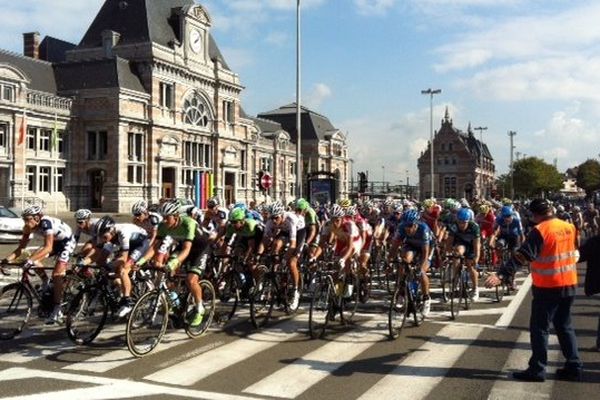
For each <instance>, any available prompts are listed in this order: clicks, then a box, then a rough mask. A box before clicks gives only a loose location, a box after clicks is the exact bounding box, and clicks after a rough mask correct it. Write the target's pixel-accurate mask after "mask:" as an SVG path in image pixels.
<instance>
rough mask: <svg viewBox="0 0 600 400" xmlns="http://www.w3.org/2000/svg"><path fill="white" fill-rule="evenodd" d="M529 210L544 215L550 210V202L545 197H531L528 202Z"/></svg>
mask: <svg viewBox="0 0 600 400" xmlns="http://www.w3.org/2000/svg"><path fill="white" fill-rule="evenodd" d="M529 211H531V212H532V213H534V214H537V215H546V214H548V213H551V212H552V204H551V203H550V202H549V201H548V200H546V199H533V200H532V201H531V204H529Z"/></svg>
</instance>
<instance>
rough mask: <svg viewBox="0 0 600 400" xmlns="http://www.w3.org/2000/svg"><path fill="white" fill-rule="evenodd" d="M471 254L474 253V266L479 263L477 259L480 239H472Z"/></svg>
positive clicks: (479, 254)
mask: <svg viewBox="0 0 600 400" xmlns="http://www.w3.org/2000/svg"><path fill="white" fill-rule="evenodd" d="M473 252H474V253H475V260H474V261H475V264H477V263H478V262H479V257H480V256H481V238H480V237H477V238H475V239H473Z"/></svg>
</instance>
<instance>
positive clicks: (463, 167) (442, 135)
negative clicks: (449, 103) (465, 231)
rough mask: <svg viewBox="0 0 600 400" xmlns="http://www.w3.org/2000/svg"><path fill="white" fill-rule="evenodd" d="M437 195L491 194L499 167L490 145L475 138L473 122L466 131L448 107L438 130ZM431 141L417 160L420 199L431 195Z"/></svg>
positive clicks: (436, 156) (460, 196)
mask: <svg viewBox="0 0 600 400" xmlns="http://www.w3.org/2000/svg"><path fill="white" fill-rule="evenodd" d="M433 146H434V153H433V155H434V192H435V193H434V196H435V197H437V198H449V197H452V198H462V197H465V198H467V199H469V200H471V199H473V197H475V196H481V195H483V196H489V194H490V193H491V191H492V189H493V186H494V176H495V172H496V167H495V166H494V159H493V157H492V154H491V153H490V151H489V149H488V147H487V145H486V144H485V143H483V142H481V141H480V140H478V139H477V138H476V137H475V134H474V133H473V130H472V129H471V124H470V123H469V126H468V128H467V132H462V131H460V130H459V129H457V128H455V127H454V125H453V123H452V119H450V115H449V113H448V109H446V113H445V115H444V119H443V120H442V123H441V127H440V129H439V130H438V131H437V132H435V134H434V138H433ZM430 149H431V147H430V144H429V145H428V147H427V149H426V150H425V151H424V152H423V153H421V156H420V157H419V159H418V164H417V166H418V169H419V190H420V193H421V198H423V199H426V198H429V197H431V196H432V194H431V158H430V157H431V153H430Z"/></svg>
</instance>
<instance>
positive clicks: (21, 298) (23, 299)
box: [0, 282, 33, 340]
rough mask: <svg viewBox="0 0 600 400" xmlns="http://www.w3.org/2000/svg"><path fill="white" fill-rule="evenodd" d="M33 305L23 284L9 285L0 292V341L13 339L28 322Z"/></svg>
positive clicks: (29, 294)
mask: <svg viewBox="0 0 600 400" xmlns="http://www.w3.org/2000/svg"><path fill="white" fill-rule="evenodd" d="M32 305H33V301H32V297H31V293H29V290H27V289H26V288H25V286H23V284H21V283H19V282H17V283H11V284H10V285H7V286H5V287H3V288H2V291H0V340H8V339H12V338H14V337H15V336H16V335H18V334H19V333H21V331H23V328H24V327H25V325H26V324H27V321H29V316H30V315H31V307H32Z"/></svg>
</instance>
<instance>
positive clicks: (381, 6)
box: [354, 0, 396, 15]
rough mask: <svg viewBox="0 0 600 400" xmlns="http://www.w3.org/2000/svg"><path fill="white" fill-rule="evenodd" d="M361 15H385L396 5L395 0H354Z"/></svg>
mask: <svg viewBox="0 0 600 400" xmlns="http://www.w3.org/2000/svg"><path fill="white" fill-rule="evenodd" d="M354 5H355V6H356V10H357V12H358V13H359V14H361V15H385V14H387V12H388V11H389V10H390V9H392V8H393V7H394V5H396V0H354Z"/></svg>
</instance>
